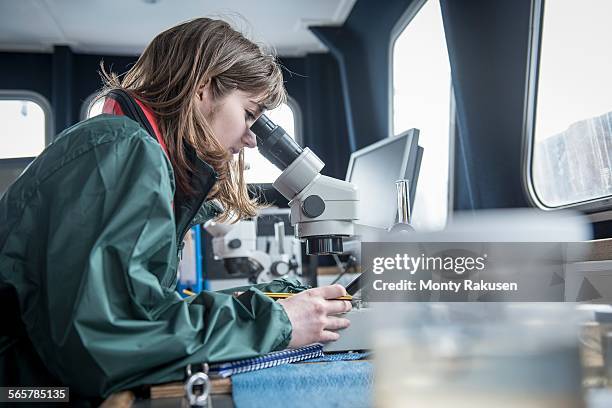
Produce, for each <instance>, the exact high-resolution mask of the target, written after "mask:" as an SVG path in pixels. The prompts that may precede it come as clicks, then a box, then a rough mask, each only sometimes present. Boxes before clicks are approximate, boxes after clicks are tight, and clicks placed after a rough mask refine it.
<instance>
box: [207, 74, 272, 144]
mask: <svg viewBox="0 0 612 408" xmlns="http://www.w3.org/2000/svg"><path fill="white" fill-rule="evenodd" d="M255 101H256V98H255V96H254V95H250V94H248V93H246V92H243V91H240V90H233V91H231V92H230V93H229V94H227V95H225V96H223V97H221V98H219V99H218V100H213V97H212V93H211V91H210V87H209V85H208V84H207V85H205V86H204V87H202V88H200V91H199V92H198V95H197V98H196V103H197V104H198V108H199V109H200V112H202V113H203V114H204V116H205V117H206V119H207V120H208V123H209V124H210V125H211V127H212V130H213V132H214V135H215V137H216V138H217V140H218V141H219V143H221V145H222V146H223V147H225V148H226V149H227V150H228V151H229V152H230V153H232V154H236V153H238V152H239V151H240V150H241V149H242V148H243V147H245V146H247V147H251V148H253V147H256V146H257V140H256V139H255V134H254V133H253V132H251V130H250V129H249V128H250V127H251V125H252V124H253V122H255V121H256V120H257V119H258V118H259V116H260V115H261V114H262V107H261V106H260V105H258V104H257V103H256V102H255Z"/></svg>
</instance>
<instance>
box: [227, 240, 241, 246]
mask: <svg viewBox="0 0 612 408" xmlns="http://www.w3.org/2000/svg"><path fill="white" fill-rule="evenodd" d="M241 245H242V242H240V240H239V239H238V238H234V239H232V240H231V241H230V242H228V243H227V246H228V247H229V248H230V249H238V248H240V246H241Z"/></svg>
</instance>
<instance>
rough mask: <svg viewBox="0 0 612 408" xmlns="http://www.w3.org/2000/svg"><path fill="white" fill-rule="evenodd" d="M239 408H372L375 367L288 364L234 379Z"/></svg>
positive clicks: (338, 363)
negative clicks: (373, 372) (373, 371)
mask: <svg viewBox="0 0 612 408" xmlns="http://www.w3.org/2000/svg"><path fill="white" fill-rule="evenodd" d="M232 394H233V398H234V404H235V405H236V407H237V408H260V407H261V408H274V407H282V408H285V407H288V406H291V407H298V408H299V407H308V408H311V407H322V408H325V407H351V408H359V407H370V406H372V401H371V397H372V363H371V362H369V361H354V362H351V361H334V362H329V363H317V364H287V365H282V366H278V367H273V368H268V369H265V370H260V371H253V372H249V373H243V374H236V375H234V376H232Z"/></svg>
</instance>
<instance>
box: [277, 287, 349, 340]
mask: <svg viewBox="0 0 612 408" xmlns="http://www.w3.org/2000/svg"><path fill="white" fill-rule="evenodd" d="M345 295H346V289H344V287H343V286H341V285H332V286H322V287H320V288H314V289H309V290H305V291H304V292H300V293H298V294H296V295H293V296H291V297H289V298H287V299H282V300H279V301H278V303H280V304H281V305H282V306H283V307H284V308H285V312H286V313H287V316H289V320H290V321H291V326H292V328H293V329H292V332H291V341H290V342H289V347H291V348H295V347H301V346H305V345H307V344H312V343H326V342H329V341H334V340H338V339H339V338H340V335H339V334H338V333H336V332H335V330H339V329H344V328H347V327H348V326H349V325H350V324H351V322H350V321H349V320H348V319H345V318H342V317H337V316H333V315H336V314H339V313H346V312H348V311H349V310H351V308H352V306H351V302H348V301H346V300H333V299H334V298H337V297H340V296H345Z"/></svg>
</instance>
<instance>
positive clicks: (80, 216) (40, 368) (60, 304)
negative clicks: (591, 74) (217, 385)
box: [0, 18, 350, 397]
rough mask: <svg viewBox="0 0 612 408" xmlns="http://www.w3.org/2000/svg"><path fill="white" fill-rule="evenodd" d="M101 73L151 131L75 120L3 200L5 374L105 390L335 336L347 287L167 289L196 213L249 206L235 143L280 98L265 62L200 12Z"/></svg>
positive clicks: (0, 286) (225, 215) (243, 213)
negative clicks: (270, 294) (130, 60)
mask: <svg viewBox="0 0 612 408" xmlns="http://www.w3.org/2000/svg"><path fill="white" fill-rule="evenodd" d="M105 78H106V84H107V87H106V91H105V93H108V92H109V91H111V90H115V91H116V90H121V91H123V92H124V93H127V94H129V95H130V96H131V97H132V98H134V99H135V100H136V101H137V103H138V105H139V106H140V107H141V108H142V109H143V110H144V111H145V113H146V114H147V117H148V118H150V119H151V122H152V123H151V124H152V126H153V128H154V130H155V132H154V133H156V134H157V137H155V136H156V135H150V134H149V133H147V132H146V131H145V130H144V129H143V128H142V127H140V126H139V125H138V124H137V123H136V122H134V121H132V120H130V119H128V118H126V117H125V116H120V115H101V116H97V117H94V118H92V119H90V120H87V121H85V122H81V123H78V124H76V125H74V126H73V127H71V128H69V129H66V130H65V131H64V132H63V133H62V134H61V135H60V136H58V138H57V139H56V141H55V142H54V143H53V144H52V145H51V146H49V147H48V148H47V149H46V150H45V151H44V152H43V153H42V154H41V155H40V156H39V157H38V158H37V159H36V160H35V161H34V162H33V163H32V164H31V165H30V166H29V168H28V169H27V170H26V172H25V173H24V174H23V175H22V176H21V177H20V178H19V179H18V180H17V181H16V182H15V183H14V185H13V186H11V188H10V189H9V190H8V191H7V193H6V194H5V195H4V196H3V198H2V200H1V201H0V291H1V293H2V298H3V299H4V302H5V303H7V304H8V306H7V307H8V308H9V311H8V313H7V315H8V316H9V317H10V318H11V319H12V325H9V324H5V325H4V326H5V327H10V329H5V332H4V333H0V377H1V378H0V384H2V385H24V386H34V385H51V384H65V385H67V386H70V392H71V395H74V394H79V395H82V396H86V397H101V396H102V397H103V396H107V395H108V394H110V393H112V392H114V391H116V390H119V389H126V388H131V387H135V386H138V385H141V384H152V383H161V382H166V381H174V380H180V379H182V378H183V376H184V368H185V366H186V365H187V364H191V363H201V362H216V361H223V360H233V359H239V358H246V357H251V356H255V355H259V354H262V353H267V352H270V351H273V350H278V349H282V348H285V347H297V346H301V345H304V344H309V343H313V342H326V341H331V340H335V339H337V338H338V334H337V333H336V332H335V330H337V329H340V328H344V327H346V326H348V323H349V322H348V320H347V319H343V318H340V317H337V316H333V315H334V314H338V313H342V312H345V311H347V310H349V309H350V304H349V303H348V302H341V301H333V300H330V299H333V298H335V297H337V296H341V295H343V294H345V291H344V289H343V288H342V287H340V286H329V287H322V288H315V289H310V290H306V291H303V292H301V293H299V294H297V295H295V296H293V297H291V298H289V299H286V300H282V301H279V302H274V301H272V300H271V299H269V298H267V297H265V296H264V295H262V294H261V292H259V291H258V290H256V289H254V288H247V289H246V291H245V292H244V293H243V294H242V295H240V296H239V297H234V296H232V295H230V294H225V293H215V292H202V293H201V294H199V295H198V296H195V297H194V298H193V299H190V300H187V301H183V300H182V299H180V297H179V296H178V295H177V293H176V291H175V286H176V269H177V258H178V256H177V254H178V253H179V246H178V243H180V242H182V240H183V237H184V233H185V232H186V231H187V230H188V228H189V226H190V225H192V224H193V223H195V222H199V223H202V222H205V221H206V220H207V219H210V218H211V217H214V216H217V217H218V218H220V219H221V220H227V219H229V218H230V217H231V216H232V215H234V216H235V217H236V218H242V217H249V216H253V215H255V213H256V210H257V208H258V206H257V203H256V202H254V201H252V200H250V199H249V197H248V194H247V188H246V185H245V182H244V177H243V171H242V169H243V160H244V158H243V151H242V150H243V148H244V147H255V145H256V141H255V137H254V135H253V133H251V132H250V130H249V127H250V126H251V124H252V123H253V122H254V121H255V120H256V119H257V118H258V117H259V115H261V113H262V111H263V110H264V109H270V108H273V107H275V106H277V105H278V104H279V103H281V102H282V101H283V100H284V99H285V90H284V87H283V83H282V74H281V71H280V68H279V66H278V64H277V63H276V62H275V60H274V58H273V57H272V56H269V55H266V54H265V53H263V51H262V50H261V49H260V48H259V47H258V46H256V45H255V44H253V43H252V42H250V41H248V40H247V39H245V38H244V37H243V36H242V35H241V34H239V33H238V32H236V31H234V30H233V29H232V28H230V26H229V25H228V24H227V23H225V22H223V21H216V20H210V19H205V18H200V19H196V20H193V21H189V22H186V23H183V24H180V25H178V26H176V27H173V28H171V29H169V30H167V31H165V32H163V33H161V34H159V35H158V36H157V37H156V38H155V39H154V40H153V41H152V42H151V44H150V45H149V46H148V47H147V48H146V50H145V51H144V53H143V54H142V55H141V57H140V58H139V60H138V62H137V63H136V64H135V65H134V66H133V67H132V68H131V69H130V70H129V71H128V72H127V73H126V75H125V76H124V77H123V78H122V79H119V78H118V77H117V76H115V75H112V74H105ZM106 108H108V109H110V108H109V106H108V105H107V107H106ZM111 110H112V109H111ZM236 153H238V160H236V161H234V160H233V155H234V154H236ZM213 199H214V200H216V201H217V202H219V203H220V204H221V207H222V209H221V208H220V207H218V206H215V205H213V204H212V202H213V201H212V200H213ZM259 289H266V290H274V291H294V292H300V291H302V290H303V289H305V288H303V287H301V286H299V285H296V284H295V283H293V282H289V281H275V282H272V283H271V284H269V285H267V286H265V287H264V286H259ZM4 310H6V309H4Z"/></svg>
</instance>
